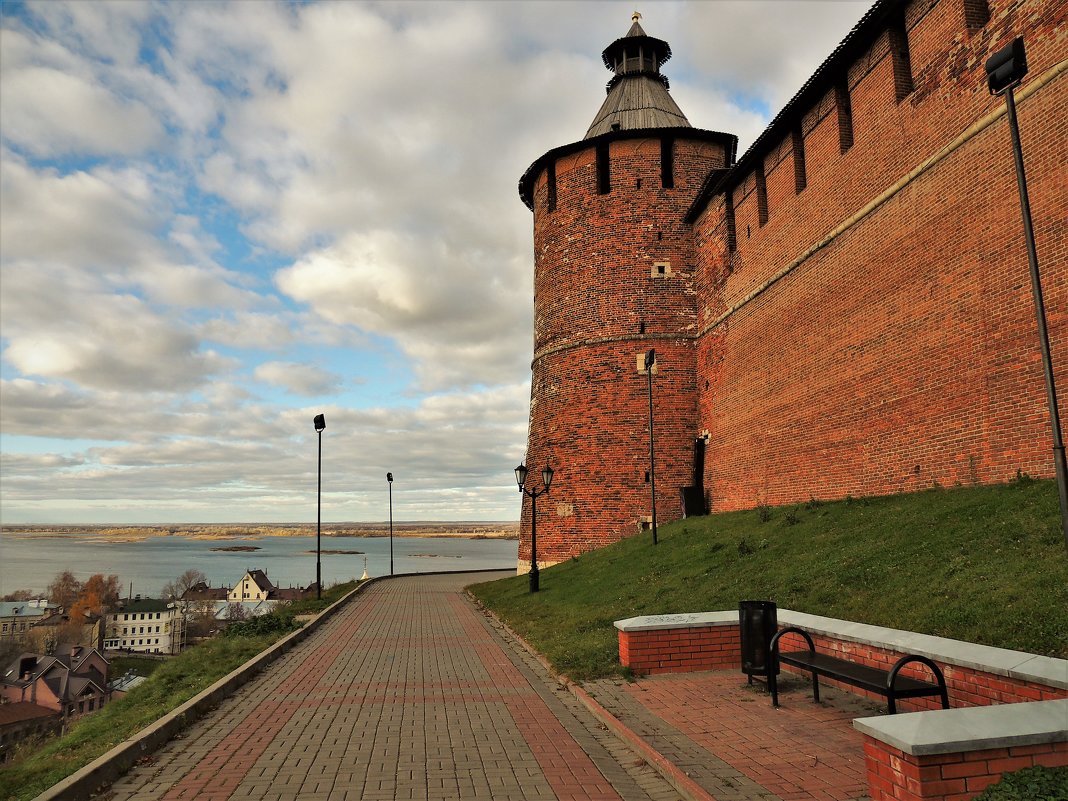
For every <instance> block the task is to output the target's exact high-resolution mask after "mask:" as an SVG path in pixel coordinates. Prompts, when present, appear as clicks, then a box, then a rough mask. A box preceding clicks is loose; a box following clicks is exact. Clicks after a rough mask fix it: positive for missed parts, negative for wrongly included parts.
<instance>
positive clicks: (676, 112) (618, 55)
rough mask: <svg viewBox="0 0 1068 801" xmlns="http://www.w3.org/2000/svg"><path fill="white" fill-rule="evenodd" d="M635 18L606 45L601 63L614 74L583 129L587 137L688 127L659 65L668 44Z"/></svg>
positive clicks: (668, 54)
mask: <svg viewBox="0 0 1068 801" xmlns="http://www.w3.org/2000/svg"><path fill="white" fill-rule="evenodd" d="M631 19H632V20H633V21H634V22H633V24H632V25H631V26H630V30H629V31H627V35H626V36H624V37H623V38H621V39H616V40H615V41H614V42H612V44H610V45H608V47H606V48H605V50H604V53H602V54H601V55H602V57H603V58H604V65H605V67H607V68H608V69H610V70H612V72H614V73H615V75H614V76H613V77H612V80H610V81H609V82H608V97H606V98H605V100H604V103H603V104H601V108H600V110H599V111H598V112H597V116H595V117H594V118H593V123H592V124H591V125H590V128H589V130H588V131H586V136H585V138H586V139H590V138H592V137H594V136H599V135H601V134H605V133H609V132H610V131H629V130H635V129H640V128H690V127H692V126H691V125H690V122H689V120H687V119H686V115H685V114H683V113H682V111H681V110H680V109H679V107H678V105H676V103H675V101H674V100H673V99H672V98H671V95H670V94H669V93H668V80H667V77H666V76H664V75H661V74H660V65H661V64H663V63H664V62H665V61H667V60H668V59H669V58H671V47H670V45H668V43H667V42H665V41H664V40H663V39H656V38H654V37H652V36H649V35H648V34H646V33H645V31H644V30H642V26H641V25H640V24H639V23H638V20H639V19H641V14H639V13H638V12H637V11H635V12H634V16H633V17H631Z"/></svg>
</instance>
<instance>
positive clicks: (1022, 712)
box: [853, 698, 1068, 756]
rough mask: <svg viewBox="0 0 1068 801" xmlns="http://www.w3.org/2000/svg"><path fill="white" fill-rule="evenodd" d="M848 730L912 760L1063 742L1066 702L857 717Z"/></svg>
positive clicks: (1066, 724)
mask: <svg viewBox="0 0 1068 801" xmlns="http://www.w3.org/2000/svg"><path fill="white" fill-rule="evenodd" d="M853 727H854V728H856V729H857V730H858V731H860V732H863V733H864V734H867V735H868V736H869V737H874V738H875V739H876V740H879V741H880V742H884V743H887V744H888V745H892V746H893V747H894V748H898V749H900V750H902V751H904V752H905V753H906V754H912V755H913V756H926V755H934V754H952V753H958V752H962V751H984V750H987V749H990V748H1018V747H1022V746H1025V745H1042V744H1047V743H1063V742H1068V698H1063V699H1058V700H1056V701H1033V702H1030V703H1024V704H998V705H996V706H972V707H965V708H963V709H937V710H933V711H928V712H906V713H903V714H898V715H886V716H883V717H877V718H858V719H856V720H854V721H853Z"/></svg>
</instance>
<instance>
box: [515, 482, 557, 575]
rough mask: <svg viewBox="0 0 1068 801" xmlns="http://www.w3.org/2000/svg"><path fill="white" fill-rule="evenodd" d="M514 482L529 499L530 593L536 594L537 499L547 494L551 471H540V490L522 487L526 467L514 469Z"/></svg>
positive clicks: (550, 483) (550, 484)
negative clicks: (541, 487)
mask: <svg viewBox="0 0 1068 801" xmlns="http://www.w3.org/2000/svg"><path fill="white" fill-rule="evenodd" d="M515 481H516V483H517V484H518V485H519V491H520V492H521V493H523V494H524V495H526V496H527V497H528V498H530V591H531V592H537V591H538V590H539V589H540V587H539V574H538V498H539V497H540V496H542V495H545V494H546V493H548V492H549V487H551V486H552V483H553V469H552V468H551V467H549V465H545V469H544V470H542V471H541V483H542V484H544V485H545V486H544V488H543V489H541V490H529V489H526V487H524V484H526V483H527V466H526V465H525V464H521V465H519V467H517V468H516V469H515Z"/></svg>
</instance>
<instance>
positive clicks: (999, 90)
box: [986, 36, 1068, 549]
mask: <svg viewBox="0 0 1068 801" xmlns="http://www.w3.org/2000/svg"><path fill="white" fill-rule="evenodd" d="M1025 75H1027V52H1026V51H1025V50H1024V41H1023V39H1022V38H1021V37H1019V36H1017V37H1016V38H1015V39H1013V40H1012V41H1011V42H1010V43H1009V44H1008V45H1006V46H1005V47H1003V48H1001V50H999V51H998V52H996V53H994V55H992V56H991V57H990V58H988V59H987V61H986V80H987V85H988V86H989V88H990V94H992V95H1005V108H1006V111H1007V112H1008V117H1009V134H1010V136H1011V137H1012V154H1013V157H1014V158H1015V160H1016V187H1017V189H1018V191H1019V195H1020V214H1021V216H1022V217H1023V229H1024V239H1025V240H1026V243H1027V264H1028V267H1029V268H1030V271H1031V294H1032V296H1033V298H1034V303H1035V320H1036V322H1037V324H1038V342H1039V348H1040V349H1041V351H1042V370H1043V372H1044V373H1045V376H1046V397H1047V403H1048V405H1049V417H1050V427H1051V428H1052V429H1053V465H1054V468H1055V469H1056V472H1057V494H1058V496H1059V498H1060V506H1061V528H1062V530H1063V533H1064V547H1065V548H1066V549H1068V463H1066V461H1065V455H1064V440H1063V439H1062V437H1061V417H1060V412H1059V411H1058V409H1057V386H1056V384H1055V383H1054V381H1053V357H1052V356H1051V355H1050V347H1049V332H1048V331H1047V329H1046V304H1045V301H1044V300H1043V299H1042V280H1041V277H1040V275H1039V272H1038V252H1037V251H1036V250H1035V232H1034V229H1033V228H1032V225H1031V203H1030V201H1029V200H1028V197H1027V175H1026V174H1025V173H1024V163H1023V147H1022V146H1021V144H1020V126H1019V123H1018V122H1017V120H1016V99H1015V97H1014V96H1013V92H1012V90H1013V89H1014V88H1016V87H1017V86H1019V85H1020V82H1021V81H1023V79H1024V76H1025Z"/></svg>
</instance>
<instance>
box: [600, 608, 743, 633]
mask: <svg viewBox="0 0 1068 801" xmlns="http://www.w3.org/2000/svg"><path fill="white" fill-rule="evenodd" d="M615 625H616V628H617V629H619V630H620V631H628V632H629V631H656V630H657V629H689V628H694V627H696V626H730V625H735V626H737V625H738V613H737V612H736V611H735V612H686V613H682V614H677V615H642V616H640V617H628V618H627V619H626V620H617V621H616V623H615Z"/></svg>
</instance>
